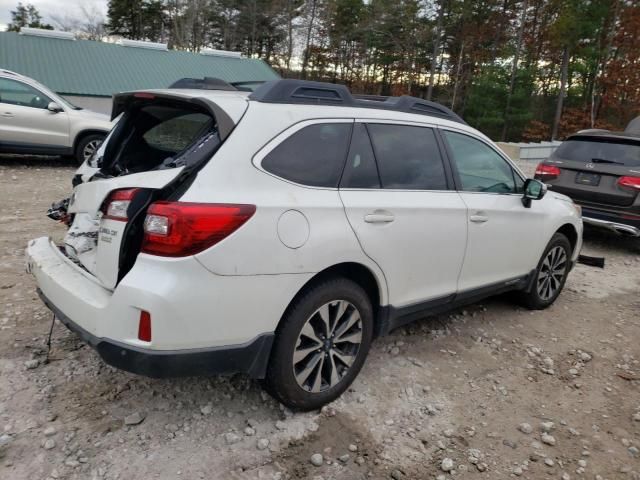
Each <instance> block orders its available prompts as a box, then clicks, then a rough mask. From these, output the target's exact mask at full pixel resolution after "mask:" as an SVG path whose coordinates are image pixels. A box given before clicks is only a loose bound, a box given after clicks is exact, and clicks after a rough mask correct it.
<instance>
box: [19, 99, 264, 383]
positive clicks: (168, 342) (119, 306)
mask: <svg viewBox="0 0 640 480" xmlns="http://www.w3.org/2000/svg"><path fill="white" fill-rule="evenodd" d="M200 93H201V92H198V94H197V95H194V92H176V91H170V90H165V91H145V92H132V93H124V94H119V95H116V96H115V97H114V106H113V117H114V118H115V117H118V116H121V118H120V119H119V121H118V123H117V125H116V126H115V127H114V129H113V131H112V132H111V133H110V135H109V137H108V138H107V140H106V141H105V143H104V145H103V146H102V148H100V150H99V151H98V152H97V153H96V155H95V156H94V157H93V158H92V159H91V161H90V162H87V163H86V164H85V165H83V166H82V167H81V168H80V170H79V171H78V173H77V175H76V177H75V178H74V190H73V193H72V195H71V197H70V198H69V199H68V200H63V201H62V202H59V203H58V204H54V205H53V206H52V209H51V210H50V211H49V216H50V217H51V218H54V219H56V220H59V221H63V222H64V223H66V224H67V225H69V229H68V231H67V234H66V236H65V238H64V241H63V243H62V244H61V245H55V244H54V243H53V242H52V241H51V239H49V238H48V237H42V238H38V239H35V240H32V241H31V242H29V245H28V248H27V262H28V269H29V270H30V271H31V273H33V274H34V275H35V277H36V280H37V283H38V288H39V293H40V295H41V297H42V299H43V301H44V302H45V303H46V304H47V305H48V306H49V307H50V308H51V309H52V310H53V312H54V313H55V314H56V316H57V317H58V318H59V319H60V320H61V321H62V322H63V323H65V324H66V325H67V326H68V327H69V328H70V329H71V330H74V331H76V332H77V333H78V334H79V335H80V336H81V337H82V338H83V339H84V340H85V341H87V342H88V343H89V344H90V345H91V346H93V347H94V348H96V350H98V352H99V353H100V354H101V356H102V357H103V358H104V359H105V360H106V361H107V362H108V363H110V364H112V365H114V366H117V367H119V368H123V369H125V370H129V371H134V372H137V373H143V374H147V375H150V376H167V375H181V374H184V373H185V372H188V373H190V374H193V373H198V371H200V370H202V371H207V372H211V366H212V365H216V364H217V365H219V366H220V367H224V366H225V363H224V362H211V361H210V357H211V355H215V354H216V352H215V351H214V352H212V351H211V350H207V351H204V350H199V349H195V350H193V349H191V350H189V351H187V352H185V351H184V350H182V351H181V354H180V359H179V360H176V359H175V358H173V357H175V355H174V353H175V352H174V350H176V349H184V348H185V345H180V344H178V343H179V341H178V340H176V339H174V338H172V336H171V334H170V329H166V334H165V333H163V331H165V329H163V328H162V325H163V322H171V321H172V320H173V318H174V317H178V316H179V315H177V314H176V313H177V312H174V311H173V310H174V309H175V308H176V307H177V308H179V304H180V302H178V304H177V305H176V302H175V301H174V302H172V303H171V304H169V303H167V302H166V298H167V297H168V296H174V295H175V298H184V299H185V302H187V303H188V301H189V298H190V296H191V292H190V291H189V290H190V287H189V285H191V282H193V281H194V280H195V281H198V277H201V278H202V281H203V282H204V281H205V279H206V278H207V277H208V276H210V275H211V274H210V272H208V271H207V270H206V269H204V268H203V267H202V266H201V265H200V264H199V263H198V262H197V261H196V260H195V259H194V258H193V257H192V256H186V255H185V252H184V248H185V242H184V238H182V239H181V238H178V237H177V235H179V234H180V233H181V232H180V229H179V228H174V229H173V230H174V231H173V232H172V235H167V233H168V232H167V225H166V224H162V222H163V221H164V220H166V218H167V215H170V211H171V208H172V206H173V205H175V202H176V201H177V200H178V199H179V198H180V197H181V195H182V194H183V193H184V191H185V190H186V189H187V188H188V187H189V186H190V185H191V183H192V182H193V180H194V179H195V177H196V175H197V173H198V171H199V170H200V169H201V168H202V167H203V166H204V165H205V164H206V163H207V162H209V161H211V160H212V159H213V158H214V157H215V154H216V151H217V150H218V149H219V148H220V146H221V145H222V144H223V143H224V141H225V139H226V138H227V137H228V136H229V135H230V133H231V132H232V130H233V129H234V127H235V125H236V124H237V123H238V122H239V120H240V119H241V118H242V116H243V114H244V112H245V111H246V109H247V99H246V94H243V93H239V92H209V93H207V94H205V95H200ZM181 205H182V206H185V207H186V206H187V204H184V203H181ZM181 208H182V207H181ZM193 208H195V209H196V210H197V211H196V212H191V213H192V214H191V217H190V216H189V214H188V212H187V213H186V214H185V212H180V218H181V219H182V220H181V221H185V222H187V221H198V219H201V218H210V217H212V216H213V217H215V215H216V214H219V213H220V212H211V211H210V210H207V211H200V210H198V208H197V206H193ZM226 208H227V210H229V211H231V210H232V211H231V214H232V216H233V217H234V218H235V221H237V222H241V221H246V219H248V218H249V217H250V216H251V214H252V212H251V211H248V210H247V209H243V208H241V207H235V206H230V207H229V206H227V207H226ZM205 210H206V209H205ZM227 210H225V211H224V212H222V213H223V214H225V215H226V214H229V212H228V211H227ZM154 211H155V212H161V213H162V214H163V215H156V216H155V217H154V215H153V212H154ZM167 211H169V213H167ZM154 218H155V219H156V220H155V223H154V220H153V219H154ZM215 218H217V217H215ZM215 218H214V220H215ZM145 219H146V222H147V225H145ZM149 219H151V220H149ZM149 222H151V225H149ZM214 223H215V222H214ZM215 227H216V226H215V225H214V226H213V227H212V228H214V229H215ZM145 229H146V231H147V235H145ZM154 232H155V233H156V234H157V235H155V236H154V235H153V233H154ZM185 232H186V229H185V230H184V231H183V232H182V233H183V234H187V233H185ZM201 233H202V235H203V236H204V237H205V238H201V239H200V245H203V246H206V245H207V242H209V244H212V243H211V242H214V241H215V239H216V238H217V237H216V235H218V236H220V235H219V232H217V231H211V229H210V230H209V231H207V228H204V229H203V232H201ZM154 239H155V240H154ZM194 243H195V244H197V242H194V240H193V239H190V242H189V245H191V246H192V245H194ZM180 249H182V250H180ZM145 251H148V252H152V255H140V254H141V252H142V253H144V252H145ZM175 253H179V255H176V254H175ZM166 262H173V263H174V265H172V267H173V268H172V269H171V273H170V274H167V272H166V270H165V269H163V268H162V265H163V264H164V263H166ZM153 272H157V278H158V280H159V281H158V282H154V285H153V286H150V285H149V281H148V278H149V275H152V276H153ZM187 280H188V281H187ZM151 306H153V309H154V312H162V310H163V308H162V307H163V306H164V307H166V308H165V311H164V313H161V314H156V317H154V328H156V331H154V332H153V333H154V335H153V344H151V331H150V323H149V321H148V316H149V313H148V312H149V310H150V309H151ZM105 338H118V339H124V342H114V341H109V340H105ZM192 346H193V343H190V344H189V345H188V347H192ZM150 347H153V349H150ZM260 347H261V345H260V344H256V345H253V346H252V347H251V348H253V349H258V350H259V349H260ZM214 350H215V349H214ZM223 353H224V354H225V355H226V358H225V362H236V363H238V362H239V363H242V361H244V360H242V359H240V360H236V357H235V356H234V352H233V351H227V352H223ZM243 358H244V357H243ZM237 367H238V369H239V370H244V371H247V372H249V373H251V372H250V369H251V365H246V366H245V365H237Z"/></svg>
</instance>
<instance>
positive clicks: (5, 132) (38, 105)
mask: <svg viewBox="0 0 640 480" xmlns="http://www.w3.org/2000/svg"><path fill="white" fill-rule="evenodd" d="M111 127H112V124H111V122H110V120H109V117H108V116H106V115H103V114H101V113H96V112H92V111H89V110H84V109H81V108H79V107H76V106H74V105H72V104H71V103H70V102H68V101H67V100H65V99H63V98H62V97H60V96H59V95H56V94H55V93H54V92H52V91H51V90H49V89H48V88H46V87H45V86H43V85H40V84H39V83H38V82H36V81H35V80H33V79H31V78H28V77H25V76H23V75H19V74H17V73H15V72H11V71H9V70H2V69H0V153H18V154H30V155H65V156H73V157H74V158H75V159H76V160H77V162H78V163H82V162H84V161H85V160H87V159H88V158H90V157H91V156H92V155H93V153H94V152H95V151H96V150H97V148H98V147H99V146H100V144H101V143H102V141H103V140H104V137H105V136H106V134H107V133H108V132H109V130H111Z"/></svg>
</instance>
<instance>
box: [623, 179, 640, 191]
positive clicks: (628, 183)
mask: <svg viewBox="0 0 640 480" xmlns="http://www.w3.org/2000/svg"><path fill="white" fill-rule="evenodd" d="M618 185H620V186H621V187H623V188H629V189H631V190H640V177H620V178H619V179H618Z"/></svg>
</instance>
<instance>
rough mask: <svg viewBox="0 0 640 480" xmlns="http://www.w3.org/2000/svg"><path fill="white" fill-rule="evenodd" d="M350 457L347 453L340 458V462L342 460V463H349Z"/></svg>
mask: <svg viewBox="0 0 640 480" xmlns="http://www.w3.org/2000/svg"><path fill="white" fill-rule="evenodd" d="M349 458H351V457H350V455H349V454H348V453H345V454H344V455H340V456H339V457H338V460H340V461H341V462H342V463H347V462H348V461H349Z"/></svg>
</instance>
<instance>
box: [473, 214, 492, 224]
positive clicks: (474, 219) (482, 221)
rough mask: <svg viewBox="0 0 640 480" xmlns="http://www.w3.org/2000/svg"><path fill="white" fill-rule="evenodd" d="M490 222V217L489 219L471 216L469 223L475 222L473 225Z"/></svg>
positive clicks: (481, 216) (482, 216) (483, 216)
mask: <svg viewBox="0 0 640 480" xmlns="http://www.w3.org/2000/svg"><path fill="white" fill-rule="evenodd" d="M488 220H489V217H487V216H486V215H478V214H476V215H471V216H469V221H471V222H473V223H484V222H486V221H488Z"/></svg>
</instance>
